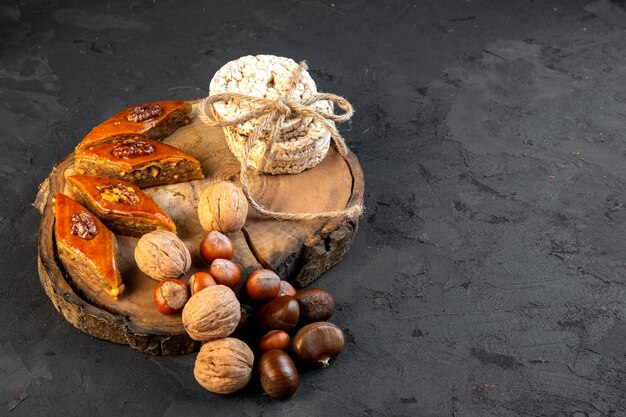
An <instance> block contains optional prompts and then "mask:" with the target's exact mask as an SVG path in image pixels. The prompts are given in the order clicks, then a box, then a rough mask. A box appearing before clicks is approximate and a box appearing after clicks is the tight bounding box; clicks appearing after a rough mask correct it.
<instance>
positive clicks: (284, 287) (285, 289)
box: [278, 281, 296, 297]
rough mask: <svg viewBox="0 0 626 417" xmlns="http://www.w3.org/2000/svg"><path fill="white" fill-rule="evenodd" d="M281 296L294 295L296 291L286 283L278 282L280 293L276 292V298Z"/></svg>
mask: <svg viewBox="0 0 626 417" xmlns="http://www.w3.org/2000/svg"><path fill="white" fill-rule="evenodd" d="M283 295H291V296H294V295H296V289H295V288H294V287H293V285H291V284H290V283H288V282H287V281H280V291H278V296H279V297H282V296H283Z"/></svg>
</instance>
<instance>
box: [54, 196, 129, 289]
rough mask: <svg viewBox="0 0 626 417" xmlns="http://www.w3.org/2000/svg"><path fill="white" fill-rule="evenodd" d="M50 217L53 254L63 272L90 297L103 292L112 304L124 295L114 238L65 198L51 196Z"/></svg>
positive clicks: (96, 219) (82, 208) (92, 218)
mask: <svg viewBox="0 0 626 417" xmlns="http://www.w3.org/2000/svg"><path fill="white" fill-rule="evenodd" d="M54 216H55V220H56V221H55V224H54V236H55V239H56V246H57V251H58V253H59V258H60V259H61V262H63V266H65V270H66V271H67V272H68V273H69V275H70V276H71V278H72V279H73V280H74V281H75V282H76V281H78V282H79V286H80V287H83V286H87V287H88V288H89V290H90V291H89V292H90V293H95V294H98V293H101V292H102V291H105V292H106V293H107V294H108V295H109V296H110V297H111V298H113V299H114V300H116V299H117V297H118V296H119V295H120V294H121V293H122V292H124V284H122V277H121V275H120V272H119V270H118V267H117V261H116V259H115V253H116V250H117V241H116V240H115V235H114V234H113V233H112V232H111V231H110V230H109V229H107V227H106V226H105V225H104V224H103V223H102V222H101V221H100V220H98V218H97V217H96V216H95V215H93V214H92V213H91V212H90V211H89V210H87V209H86V208H85V207H83V206H82V205H80V204H79V203H78V202H76V201H74V200H73V199H71V198H70V197H68V196H66V195H65V194H60V193H59V194H56V195H55V196H54Z"/></svg>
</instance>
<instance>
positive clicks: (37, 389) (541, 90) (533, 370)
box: [0, 0, 626, 417]
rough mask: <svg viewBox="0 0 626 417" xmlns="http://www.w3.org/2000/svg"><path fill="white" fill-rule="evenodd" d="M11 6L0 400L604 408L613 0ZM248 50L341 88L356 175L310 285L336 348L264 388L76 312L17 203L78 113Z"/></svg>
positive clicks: (609, 411)
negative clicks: (327, 255) (114, 335)
mask: <svg viewBox="0 0 626 417" xmlns="http://www.w3.org/2000/svg"><path fill="white" fill-rule="evenodd" d="M27 3H28V4H26V3H18V2H7V1H4V2H2V4H1V5H0V126H1V129H2V130H1V133H0V140H1V145H2V148H1V149H2V151H1V152H0V193H1V196H2V197H1V198H0V235H1V236H2V239H0V253H1V254H2V261H1V266H2V271H3V273H2V280H1V284H0V299H2V303H0V317H2V319H3V324H2V326H1V327H0V329H1V330H0V395H1V396H0V401H1V404H0V415H5V414H7V413H8V414H9V415H11V416H45V415H50V416H56V415H65V416H79V415H80V416H82V415H91V416H107V417H108V416H113V415H125V416H142V417H143V416H155V415H158V416H161V415H163V416H205V415H227V416H230V415H232V416H245V415H247V416H255V415H291V416H294V415H345V416H352V415H354V416H357V415H358V416H360V415H395V416H456V417H461V416H480V417H489V416H494V417H496V416H498V417H502V416H520V415H524V416H526V415H528V416H576V417H582V416H624V415H626V400H625V399H624V395H625V392H626V348H625V346H626V343H625V342H626V311H625V308H626V284H625V280H626V264H625V261H624V247H625V246H626V235H625V233H624V231H625V228H624V226H623V225H624V221H626V196H625V195H624V191H625V188H626V163H625V162H626V157H625V152H626V144H625V142H624V138H625V133H626V36H625V33H624V30H625V28H626V14H625V13H624V11H623V10H622V9H621V7H622V6H621V5H620V4H621V3H623V2H617V1H616V2H614V3H610V2H609V1H608V0H600V1H597V2H593V3H589V1H565V0H563V1H535V2H533V1H516V2H513V1H508V2H505V1H501V0H500V1H496V0H493V1H469V0H468V1H431V2H416V4H413V3H409V2H403V1H387V2H382V1H381V2H364V1H353V2H346V3H344V2H339V1H336V2H335V3H334V4H331V3H330V2H321V1H308V0H307V1H294V2H276V1H274V2H267V1H266V2H252V1H248V2H243V3H235V2H209V1H189V2H184V3H183V2H174V1H168V2H164V1H160V0H155V1H114V2H107V3H104V2H102V3H100V2H93V3H94V4H93V5H89V6H87V5H85V3H86V2H79V1H75V2H59V1H44V2H27ZM183 4H187V5H183ZM261 5H262V6H261ZM255 53H272V54H277V55H285V56H290V57H293V58H294V59H297V60H300V59H307V60H308V62H309V64H310V67H311V69H312V73H313V75H314V78H315V79H316V81H317V82H318V84H319V85H320V87H321V89H322V90H324V91H330V92H334V93H338V94H341V95H344V96H346V97H347V98H349V99H350V101H351V102H352V103H353V104H354V106H355V108H356V109H357V113H356V115H355V117H354V119H353V122H352V126H351V128H349V127H348V128H346V127H345V126H344V128H343V132H344V133H345V136H346V139H347V140H348V143H349V144H350V146H351V147H352V149H353V150H354V151H355V153H356V154H357V156H358V157H359V158H360V161H361V164H362V166H363V169H364V171H365V179H366V204H367V212H366V214H365V216H364V218H363V221H362V223H361V227H360V230H359V234H358V236H357V238H356V241H355V244H354V245H353V247H352V249H351V251H350V253H349V254H348V256H347V257H346V258H345V259H344V261H343V262H342V263H341V264H339V265H338V266H337V267H335V268H334V269H333V270H331V271H330V272H328V273H327V274H325V275H324V276H323V277H322V278H320V280H319V281H318V282H317V284H318V285H319V286H321V287H323V288H325V289H327V290H329V291H330V292H331V293H333V294H334V296H335V300H336V301H337V304H338V311H337V312H336V313H335V315H334V317H333V318H332V321H334V322H335V323H336V324H337V325H339V326H340V327H341V328H342V329H344V331H345V333H346V335H347V342H348V343H347V347H346V350H345V352H344V353H343V354H342V355H341V356H340V357H339V358H337V359H336V360H334V361H333V362H332V365H331V367H330V368H328V369H323V370H308V371H306V372H303V373H302V375H301V383H302V385H301V387H300V390H299V391H298V393H297V394H296V396H295V398H293V399H291V400H288V401H285V402H277V401H271V400H269V399H268V398H267V397H264V396H263V395H261V391H260V388H259V385H258V383H255V384H252V385H251V386H250V387H249V388H248V389H246V390H245V391H243V392H241V393H238V394H236V395H233V396H226V397H222V396H216V395H212V394H210V393H208V392H206V391H204V390H203V389H202V388H201V387H200V386H199V385H198V384H197V383H196V382H195V380H194V379H193V373H192V369H193V362H194V357H193V355H190V356H183V357H158V358H154V357H149V356H146V355H144V354H141V353H138V352H135V351H133V350H132V349H131V348H129V347H127V346H118V345H114V344H112V343H107V342H103V341H100V340H97V339H94V338H92V337H89V336H86V335H83V334H81V333H79V332H78V331H77V330H76V329H75V328H73V327H72V326H71V325H69V324H68V323H66V322H65V321H64V320H63V318H62V317H61V315H60V314H58V313H57V312H56V311H55V310H54V309H53V307H52V305H51V303H50V301H49V300H48V298H47V297H46V296H45V294H44V292H43V290H42V288H41V286H40V285H39V282H38V279H37V272H36V253H35V252H36V241H37V226H38V222H39V215H38V213H37V212H36V210H35V209H33V208H32V207H30V203H31V202H32V201H33V200H34V198H35V193H36V190H37V184H38V183H39V182H40V181H41V180H43V179H44V178H45V177H46V175H47V174H48V172H49V171H50V169H51V168H52V166H53V164H54V163H55V161H57V160H60V159H62V158H63V157H64V156H65V155H67V154H68V153H69V152H70V151H71V150H72V148H73V147H74V146H75V144H76V143H77V141H78V140H79V139H80V138H81V137H82V136H83V135H84V134H85V133H86V132H87V131H88V130H89V129H90V127H91V126H93V125H94V124H96V123H98V122H99V121H101V120H102V119H103V118H106V117H108V116H110V115H112V114H113V113H115V112H116V111H118V110H119V109H120V108H122V107H125V106H127V105H130V104H134V103H138V102H144V101H149V100H157V99H169V98H183V99H189V98H195V97H198V96H202V95H203V94H205V92H206V90H207V87H208V82H209V79H210V78H211V76H212V74H213V73H214V72H215V71H216V70H217V69H218V68H219V67H220V66H221V65H222V64H223V63H225V62H227V61H229V60H231V59H235V58H237V57H239V56H241V55H245V54H255Z"/></svg>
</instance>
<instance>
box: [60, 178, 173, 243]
mask: <svg viewBox="0 0 626 417" xmlns="http://www.w3.org/2000/svg"><path fill="white" fill-rule="evenodd" d="M67 183H68V184H69V185H70V190H71V192H72V194H73V196H74V198H75V199H76V201H78V202H79V203H80V204H82V205H84V206H85V207H87V208H88V209H89V210H90V211H91V212H92V213H94V214H95V215H96V216H98V217H99V218H100V220H102V222H103V223H104V224H105V225H106V226H107V227H108V228H109V229H110V230H111V231H112V232H114V233H117V234H120V235H127V236H135V237H140V236H142V235H144V234H146V233H148V232H152V231H154V230H169V231H171V232H176V225H175V224H174V221H173V220H172V218H171V217H170V216H169V215H168V214H167V213H166V212H165V211H163V209H162V208H161V207H159V205H158V204H157V203H155V202H154V200H152V198H150V196H148V195H147V194H146V193H144V192H143V191H141V190H140V189H139V187H137V186H134V185H132V184H131V183H128V182H126V181H121V180H117V179H112V178H104V177H96V176H87V175H76V176H71V177H68V178H67Z"/></svg>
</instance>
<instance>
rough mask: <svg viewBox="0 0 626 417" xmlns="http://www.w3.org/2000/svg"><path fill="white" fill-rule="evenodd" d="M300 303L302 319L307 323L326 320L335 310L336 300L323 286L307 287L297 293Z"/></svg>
mask: <svg viewBox="0 0 626 417" xmlns="http://www.w3.org/2000/svg"><path fill="white" fill-rule="evenodd" d="M295 297H296V300H298V304H300V319H301V320H302V321H303V322H305V323H313V322H316V321H326V320H328V319H329V318H330V316H332V315H333V313H334V311H335V300H334V299H333V296H332V295H330V293H329V292H328V291H324V290H323V289H321V288H307V289H304V290H301V291H298V293H297V294H296V295H295Z"/></svg>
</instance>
